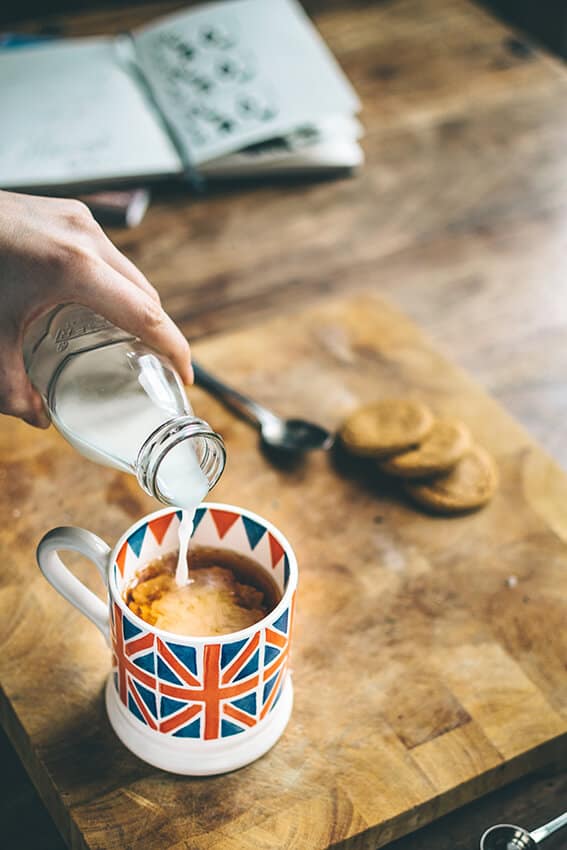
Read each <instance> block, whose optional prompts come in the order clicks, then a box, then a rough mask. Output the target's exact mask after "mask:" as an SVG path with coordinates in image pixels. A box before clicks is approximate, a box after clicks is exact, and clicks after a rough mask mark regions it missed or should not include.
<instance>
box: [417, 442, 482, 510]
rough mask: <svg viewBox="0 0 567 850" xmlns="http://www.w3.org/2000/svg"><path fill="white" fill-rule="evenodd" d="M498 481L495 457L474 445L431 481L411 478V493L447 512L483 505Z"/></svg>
mask: <svg viewBox="0 0 567 850" xmlns="http://www.w3.org/2000/svg"><path fill="white" fill-rule="evenodd" d="M497 485H498V472H497V469H496V465H495V463H494V461H493V459H492V457H491V456H490V455H489V454H488V452H487V451H485V450H484V449H483V448H481V447H480V446H477V445H473V446H472V448H470V449H469V450H468V452H467V453H466V454H465V455H464V456H463V457H462V458H461V460H460V461H458V462H457V464H456V466H454V467H453V469H452V470H451V471H450V472H449V473H448V474H447V475H440V476H437V477H436V478H432V479H431V480H429V481H419V482H418V481H416V482H413V481H412V482H409V481H408V482H407V483H406V484H405V490H406V492H407V494H408V495H409V496H410V497H411V498H412V499H413V500H414V501H415V502H417V503H418V504H420V505H422V506H424V507H426V508H429V509H430V510H432V511H435V512H437V513H443V514H453V513H460V512H461V511H470V510H474V509H475V508H481V507H482V506H483V505H486V503H487V502H489V501H490V499H491V498H492V496H493V495H494V492H495V490H496V487H497Z"/></svg>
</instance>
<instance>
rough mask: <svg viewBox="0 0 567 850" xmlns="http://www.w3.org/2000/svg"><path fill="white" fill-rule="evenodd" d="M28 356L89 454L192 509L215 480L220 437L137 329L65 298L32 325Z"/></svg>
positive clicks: (61, 418) (68, 435) (221, 454)
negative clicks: (194, 408)
mask: <svg viewBox="0 0 567 850" xmlns="http://www.w3.org/2000/svg"><path fill="white" fill-rule="evenodd" d="M24 361H25V364H26V369H27V372H28V374H29V376H30V379H31V381H32V383H33V384H34V386H35V387H36V388H37V389H38V390H39V392H40V393H41V395H42V396H43V399H44V401H45V404H46V407H47V410H48V411H49V414H50V416H51V419H52V421H53V423H54V425H55V427H56V428H57V430H58V431H59V432H60V433H61V434H62V435H63V437H65V439H66V440H67V441H68V442H69V443H71V445H72V446H74V447H75V448H76V449H77V451H79V452H80V453H81V454H82V455H84V456H85V457H87V458H89V459H90V460H94V461H96V462H98V463H102V464H105V465H106V466H112V467H115V468H116V469H121V470H124V471H125V472H130V473H132V474H134V475H135V476H136V477H137V479H138V482H139V484H140V486H141V487H142V488H143V489H144V490H145V491H146V493H149V494H150V495H151V496H154V497H155V498H156V499H159V501H161V502H164V503H166V504H171V505H177V506H180V507H184V508H188V509H193V508H195V507H196V506H197V505H198V504H199V502H200V501H201V500H202V499H203V498H204V496H205V495H206V494H207V492H208V491H209V490H210V489H211V488H212V487H213V486H214V485H215V484H216V482H217V481H218V479H219V477H220V475H221V473H222V471H223V469H224V464H225V450H224V444H223V441H222V438H221V437H220V436H219V435H218V434H216V433H215V432H214V431H212V430H211V428H210V426H209V425H208V424H207V422H205V421H204V420H203V419H198V418H197V417H196V416H195V415H194V414H193V411H192V409H191V406H190V404H189V401H188V400H187V396H186V395H185V390H184V388H183V384H182V383H181V380H180V378H179V376H178V375H177V373H176V372H175V370H174V369H173V367H172V366H171V364H170V363H169V361H168V360H167V359H166V358H165V357H162V356H161V355H159V354H157V353H156V352H155V351H153V350H152V349H150V348H148V347H147V346H145V345H144V344H143V343H142V342H140V341H139V340H138V339H136V338H135V337H133V336H132V335H131V334H128V333H127V332H126V331H123V330H120V329H119V328H117V327H115V326H114V325H112V324H110V322H108V321H107V320H106V319H103V318H102V317H101V316H97V315H96V314H95V313H93V312H92V311H91V310H89V309H87V308H86V307H81V306H80V305H77V304H66V305H63V306H60V307H57V308H56V309H55V310H53V311H52V312H51V313H49V314H48V315H47V316H43V317H42V318H41V319H38V320H37V321H36V322H34V323H33V324H32V325H31V326H30V328H29V329H28V331H27V332H26V336H25V339H24Z"/></svg>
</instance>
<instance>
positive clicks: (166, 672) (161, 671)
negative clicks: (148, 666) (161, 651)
mask: <svg viewBox="0 0 567 850" xmlns="http://www.w3.org/2000/svg"><path fill="white" fill-rule="evenodd" d="M157 674H158V676H159V678H160V679H163V680H164V681H165V682H171V684H172V685H184V684H185V683H184V682H182V681H181V679H179V678H178V677H177V676H176V675H175V673H174V672H173V670H171V669H170V668H169V667H168V666H167V664H166V663H165V661H164V660H163V659H162V657H161V655H158V660H157Z"/></svg>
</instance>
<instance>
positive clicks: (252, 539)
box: [242, 516, 266, 549]
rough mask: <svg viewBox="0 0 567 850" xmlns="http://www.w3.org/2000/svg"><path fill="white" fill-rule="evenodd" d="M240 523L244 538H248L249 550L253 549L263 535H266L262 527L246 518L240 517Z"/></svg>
mask: <svg viewBox="0 0 567 850" xmlns="http://www.w3.org/2000/svg"><path fill="white" fill-rule="evenodd" d="M242 522H243V524H244V530H245V532H246V537H247V538H248V542H249V543H250V548H251V549H255V548H256V546H257V545H258V543H259V542H260V540H261V539H262V537H263V536H264V534H265V533H266V529H265V528H264V526H263V525H260V523H259V522H256V521H255V520H253V519H250V518H249V517H247V516H243V517H242Z"/></svg>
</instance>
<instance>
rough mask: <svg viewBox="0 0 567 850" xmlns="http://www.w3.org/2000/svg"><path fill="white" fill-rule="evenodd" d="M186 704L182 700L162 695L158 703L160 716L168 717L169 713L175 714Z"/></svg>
mask: <svg viewBox="0 0 567 850" xmlns="http://www.w3.org/2000/svg"><path fill="white" fill-rule="evenodd" d="M186 706H187V703H186V702H183V701H182V700H179V699H171V697H163V696H162V698H161V700H160V703H159V711H160V716H161V718H162V719H163V718H164V717H169V715H170V714H175V712H176V711H181V709H182V708H185V707H186Z"/></svg>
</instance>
